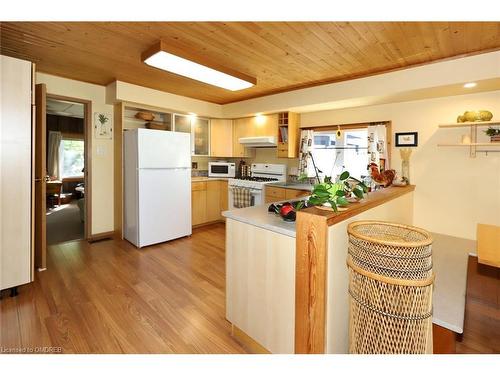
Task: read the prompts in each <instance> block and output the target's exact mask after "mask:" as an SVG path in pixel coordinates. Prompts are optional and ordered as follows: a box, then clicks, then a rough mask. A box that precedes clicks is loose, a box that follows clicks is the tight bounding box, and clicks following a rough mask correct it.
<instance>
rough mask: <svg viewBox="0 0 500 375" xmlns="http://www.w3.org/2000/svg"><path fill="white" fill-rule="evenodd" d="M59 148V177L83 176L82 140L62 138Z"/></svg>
mask: <svg viewBox="0 0 500 375" xmlns="http://www.w3.org/2000/svg"><path fill="white" fill-rule="evenodd" d="M59 150H60V152H59V157H60V174H61V178H67V177H83V168H84V165H85V164H84V163H85V154H84V141H83V140H81V139H62V140H61V146H60V149H59Z"/></svg>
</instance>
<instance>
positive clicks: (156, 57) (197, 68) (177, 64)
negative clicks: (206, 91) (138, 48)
mask: <svg viewBox="0 0 500 375" xmlns="http://www.w3.org/2000/svg"><path fill="white" fill-rule="evenodd" d="M167 48H168V46H167V45H166V43H164V42H159V43H158V44H156V45H155V46H153V47H152V48H150V49H149V50H148V51H146V52H145V53H144V54H143V56H142V59H143V61H144V62H145V63H146V64H148V65H149V66H152V67H155V68H158V69H162V70H166V71H167V72H171V73H175V74H178V75H181V76H184V77H188V78H191V79H195V80H197V81H200V82H204V83H208V84H210V85H214V86H217V87H222V88H224V89H227V90H231V91H237V90H243V89H246V88H249V87H252V86H253V85H255V83H256V79H255V78H252V77H249V76H246V75H244V74H242V73H238V72H233V71H230V70H229V69H227V68H222V67H219V66H215V65H216V64H205V63H204V64H200V63H197V62H194V61H193V59H192V58H190V57H188V56H185V57H188V58H184V57H180V56H179V55H180V54H183V51H176V53H175V54H174V53H170V52H167V51H166V49H167ZM169 50H171V49H170V48H169ZM179 52H180V53H179ZM184 55H186V54H185V53H184ZM208 65H211V66H212V67H209V66H208ZM223 70H224V71H226V72H224V71H223Z"/></svg>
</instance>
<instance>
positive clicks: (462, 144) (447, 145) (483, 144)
mask: <svg viewBox="0 0 500 375" xmlns="http://www.w3.org/2000/svg"><path fill="white" fill-rule="evenodd" d="M454 146H457V147H460V146H462V147H471V146H500V142H484V143H438V147H454Z"/></svg>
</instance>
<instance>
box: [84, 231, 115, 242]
mask: <svg viewBox="0 0 500 375" xmlns="http://www.w3.org/2000/svg"><path fill="white" fill-rule="evenodd" d="M115 234H116V233H115V231H110V232H102V233H97V234H93V235H91V236H89V238H87V241H88V242H90V243H92V242H96V241H102V240H108V239H111V238H113V237H114V236H115Z"/></svg>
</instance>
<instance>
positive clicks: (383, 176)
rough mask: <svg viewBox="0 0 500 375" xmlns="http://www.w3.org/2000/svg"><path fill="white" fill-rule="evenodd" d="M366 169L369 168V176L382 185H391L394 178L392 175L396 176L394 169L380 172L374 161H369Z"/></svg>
mask: <svg viewBox="0 0 500 375" xmlns="http://www.w3.org/2000/svg"><path fill="white" fill-rule="evenodd" d="M368 169H369V170H370V176H371V177H372V179H373V181H375V182H376V183H377V184H379V185H382V186H384V187H387V186H389V185H391V184H392V180H394V177H395V176H396V171H395V170H394V169H387V170H385V171H383V172H382V173H380V171H379V170H378V165H377V164H375V163H370V164H369V165H368Z"/></svg>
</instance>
